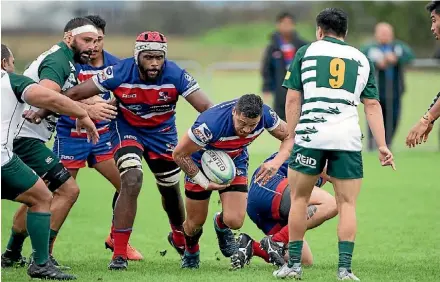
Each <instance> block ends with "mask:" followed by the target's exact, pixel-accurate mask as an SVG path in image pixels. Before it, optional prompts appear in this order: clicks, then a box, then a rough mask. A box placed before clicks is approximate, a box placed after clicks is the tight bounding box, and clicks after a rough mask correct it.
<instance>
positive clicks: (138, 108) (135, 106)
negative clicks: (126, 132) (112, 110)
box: [127, 105, 142, 111]
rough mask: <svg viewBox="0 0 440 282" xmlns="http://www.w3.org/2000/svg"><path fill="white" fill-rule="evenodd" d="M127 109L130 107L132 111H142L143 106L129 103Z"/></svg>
mask: <svg viewBox="0 0 440 282" xmlns="http://www.w3.org/2000/svg"><path fill="white" fill-rule="evenodd" d="M127 109H129V110H131V111H140V110H142V106H141V105H129V106H127Z"/></svg>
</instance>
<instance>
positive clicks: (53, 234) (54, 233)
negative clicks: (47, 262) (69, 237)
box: [49, 229, 58, 254]
mask: <svg viewBox="0 0 440 282" xmlns="http://www.w3.org/2000/svg"><path fill="white" fill-rule="evenodd" d="M57 235H58V231H55V230H53V229H51V230H50V235H49V254H52V250H53V244H54V243H55V239H56V238H57Z"/></svg>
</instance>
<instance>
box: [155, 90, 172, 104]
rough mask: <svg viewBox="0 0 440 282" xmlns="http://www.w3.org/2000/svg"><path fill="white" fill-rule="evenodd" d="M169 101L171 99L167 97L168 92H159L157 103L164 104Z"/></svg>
mask: <svg viewBox="0 0 440 282" xmlns="http://www.w3.org/2000/svg"><path fill="white" fill-rule="evenodd" d="M170 99H171V97H170V96H168V92H163V91H160V92H159V98H158V99H157V101H164V102H166V101H168V100H170Z"/></svg>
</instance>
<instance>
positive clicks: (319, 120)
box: [283, 37, 379, 151]
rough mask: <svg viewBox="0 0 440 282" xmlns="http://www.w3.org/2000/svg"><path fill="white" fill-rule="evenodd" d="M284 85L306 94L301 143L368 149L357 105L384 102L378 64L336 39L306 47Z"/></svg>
mask: <svg viewBox="0 0 440 282" xmlns="http://www.w3.org/2000/svg"><path fill="white" fill-rule="evenodd" d="M283 86H284V87H286V88H289V89H294V90H298V91H301V92H302V93H303V105H302V109H301V118H300V120H299V123H298V125H297V127H296V128H295V132H296V137H295V144H298V145H300V146H303V147H306V148H314V149H323V150H342V151H361V150H362V133H361V129H360V127H359V115H358V111H357V106H358V105H359V103H360V102H361V99H362V98H367V99H379V95H378V91H377V86H376V82H375V77H374V66H373V65H372V63H371V62H370V61H369V60H368V59H367V57H366V56H365V55H364V54H363V53H362V52H360V51H359V50H358V49H356V48H354V47H352V46H349V45H347V44H346V43H345V42H343V41H340V40H338V39H336V38H332V37H324V39H323V40H319V41H316V42H313V43H311V44H308V45H306V46H303V47H302V48H300V49H299V50H298V52H297V53H296V56H295V59H294V61H293V63H292V64H291V66H290V69H289V71H288V72H287V74H286V78H285V80H284V83H283Z"/></svg>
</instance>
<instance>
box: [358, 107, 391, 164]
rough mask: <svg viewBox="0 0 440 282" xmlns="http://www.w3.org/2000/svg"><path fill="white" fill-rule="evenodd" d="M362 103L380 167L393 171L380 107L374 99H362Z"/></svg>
mask: <svg viewBox="0 0 440 282" xmlns="http://www.w3.org/2000/svg"><path fill="white" fill-rule="evenodd" d="M362 103H364V112H365V117H366V118H367V122H368V126H369V127H370V129H371V133H372V134H373V137H374V140H375V141H376V145H377V148H378V150H379V160H380V162H381V164H382V166H391V167H392V168H393V169H394V170H395V169H396V168H395V165H394V158H393V154H392V153H391V151H390V150H389V149H388V146H387V143H386V141H385V127H384V124H383V114H382V107H381V106H380V103H379V101H378V100H376V99H368V98H363V99H362Z"/></svg>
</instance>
